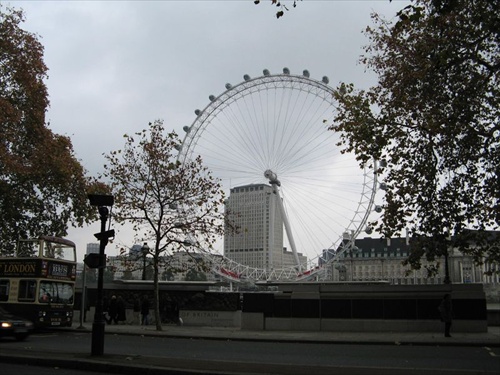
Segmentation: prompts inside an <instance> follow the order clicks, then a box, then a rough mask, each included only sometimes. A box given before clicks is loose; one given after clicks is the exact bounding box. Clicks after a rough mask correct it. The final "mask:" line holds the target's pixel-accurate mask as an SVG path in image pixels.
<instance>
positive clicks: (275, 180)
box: [264, 169, 281, 186]
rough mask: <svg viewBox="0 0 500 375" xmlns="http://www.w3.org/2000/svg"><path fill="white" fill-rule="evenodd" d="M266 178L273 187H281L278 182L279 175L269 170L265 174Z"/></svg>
mask: <svg viewBox="0 0 500 375" xmlns="http://www.w3.org/2000/svg"><path fill="white" fill-rule="evenodd" d="M264 177H265V178H267V179H269V183H270V184H271V185H278V186H281V182H280V180H278V175H277V174H276V173H274V172H273V171H272V170H270V169H268V170H266V171H265V172H264Z"/></svg>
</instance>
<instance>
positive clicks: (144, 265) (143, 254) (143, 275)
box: [141, 242, 149, 280]
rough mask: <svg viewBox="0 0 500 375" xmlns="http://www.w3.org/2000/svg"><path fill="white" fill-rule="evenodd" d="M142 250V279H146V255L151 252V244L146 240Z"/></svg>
mask: <svg viewBox="0 0 500 375" xmlns="http://www.w3.org/2000/svg"><path fill="white" fill-rule="evenodd" d="M141 251H142V279H143V280H146V255H147V254H148V252H149V246H148V244H147V243H146V242H144V245H142V247H141Z"/></svg>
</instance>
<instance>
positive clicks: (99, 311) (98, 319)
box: [86, 194, 115, 355]
mask: <svg viewBox="0 0 500 375" xmlns="http://www.w3.org/2000/svg"><path fill="white" fill-rule="evenodd" d="M88 198H89V201H90V205H91V206H97V208H98V211H99V217H100V220H101V231H100V232H99V233H96V234H95V235H94V236H95V237H96V238H97V239H98V240H99V255H98V262H97V269H98V274H97V300H96V306H95V314H94V322H93V323H92V347H91V354H92V355H103V354H104V316H103V304H102V299H103V298H102V297H103V285H104V267H105V266H106V254H105V248H106V245H107V243H108V240H109V239H110V238H111V237H114V236H115V231H114V230H113V229H111V230H108V231H106V222H107V220H108V217H109V209H108V207H110V206H113V203H114V198H113V196H112V195H98V194H89V195H88ZM86 258H87V259H92V258H91V257H89V256H87V257H86ZM94 267H95V265H94Z"/></svg>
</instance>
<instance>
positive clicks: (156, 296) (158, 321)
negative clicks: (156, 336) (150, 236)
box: [153, 253, 163, 331]
mask: <svg viewBox="0 0 500 375" xmlns="http://www.w3.org/2000/svg"><path fill="white" fill-rule="evenodd" d="M153 265H154V270H153V271H154V272H153V285H154V289H153V294H154V300H155V321H156V330H157V331H162V330H163V329H162V326H161V316H160V287H159V283H158V254H156V253H155V256H154V260H153Z"/></svg>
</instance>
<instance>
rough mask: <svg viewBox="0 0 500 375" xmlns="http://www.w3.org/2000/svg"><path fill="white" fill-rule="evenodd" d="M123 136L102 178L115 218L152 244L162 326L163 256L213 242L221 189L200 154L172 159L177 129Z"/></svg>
mask: <svg viewBox="0 0 500 375" xmlns="http://www.w3.org/2000/svg"><path fill="white" fill-rule="evenodd" d="M124 137H125V147H124V148H123V150H118V151H113V152H111V153H110V154H108V155H105V157H106V160H107V162H108V164H107V165H105V173H104V177H105V178H107V179H108V180H109V181H110V186H111V188H112V191H113V194H114V196H115V209H114V215H115V219H116V220H117V222H119V223H125V222H128V223H131V224H132V225H133V229H134V232H135V238H136V240H137V242H139V243H142V242H148V243H152V246H150V248H149V250H148V252H149V254H150V255H151V256H152V259H153V269H154V277H153V281H154V298H155V302H156V303H155V319H156V329H157V330H161V329H162V327H161V318H160V311H159V288H158V280H159V276H160V275H159V265H160V262H161V258H162V256H163V255H165V254H167V253H168V252H172V251H176V250H183V251H187V252H189V251H192V247H193V246H194V247H199V248H203V249H205V250H208V249H210V248H211V247H212V246H213V244H214V242H215V241H216V240H217V239H218V238H220V236H221V235H222V233H223V230H224V213H223V209H222V207H223V204H224V192H223V191H222V188H221V185H220V183H219V181H218V180H216V179H215V178H214V177H213V176H212V174H211V172H210V171H208V170H207V169H206V168H205V167H203V165H202V160H201V158H200V157H197V158H196V159H195V160H192V161H189V162H187V163H185V164H182V165H181V164H180V163H179V162H178V161H177V160H176V155H177V151H176V147H177V146H178V145H179V144H180V142H181V141H180V139H179V137H178V136H177V134H176V133H175V132H171V133H168V134H164V127H163V122H162V121H159V120H158V121H155V122H154V123H151V124H149V129H146V130H143V131H142V132H139V133H136V134H135V135H134V136H129V135H125V136H124ZM134 137H136V138H137V141H136V139H135V138H134ZM194 239H196V240H194Z"/></svg>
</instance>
